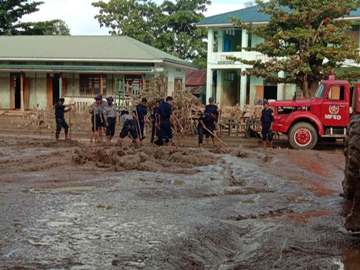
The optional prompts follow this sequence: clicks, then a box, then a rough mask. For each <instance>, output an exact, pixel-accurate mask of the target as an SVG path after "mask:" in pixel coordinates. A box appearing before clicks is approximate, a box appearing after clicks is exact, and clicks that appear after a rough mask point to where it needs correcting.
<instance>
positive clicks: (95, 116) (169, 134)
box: [55, 95, 274, 148]
mask: <svg viewBox="0 0 360 270" xmlns="http://www.w3.org/2000/svg"><path fill="white" fill-rule="evenodd" d="M173 101H174V99H173V98H172V97H171V96H169V97H167V98H166V100H165V101H164V100H157V101H156V102H155V106H154V108H153V111H152V113H151V116H150V119H149V118H148V104H147V100H146V98H143V99H142V100H141V103H139V104H138V105H137V106H136V108H135V109H134V111H133V113H132V115H130V112H129V111H125V110H124V111H122V112H121V115H120V122H121V124H122V130H121V132H120V138H119V140H118V142H117V145H118V146H119V147H120V146H122V143H123V140H124V138H126V137H130V138H131V139H132V140H133V141H134V142H135V143H136V145H137V147H138V148H141V141H142V140H143V139H145V137H144V127H145V124H146V123H151V125H152V129H151V139H150V142H151V143H155V144H157V145H159V146H163V145H169V144H171V143H172V138H173V128H172V127H173V125H174V124H175V118H174V115H173V113H172V104H173ZM64 102H65V100H64V99H63V98H61V99H60V100H59V102H58V103H57V104H56V105H55V119H56V140H57V141H58V140H59V134H60V132H61V128H63V129H64V130H65V140H68V139H69V138H68V131H69V126H68V124H67V123H66V121H65V117H64V113H66V112H69V111H70V110H71V107H72V106H75V104H67V105H64ZM263 105H264V109H263V111H262V115H261V124H262V139H263V143H264V147H266V143H267V141H268V142H269V143H270V148H272V130H271V126H272V123H273V121H274V114H273V111H272V110H271V109H270V108H269V103H268V102H267V101H266V100H265V101H264V102H263ZM89 113H90V114H91V123H92V129H91V130H92V132H91V138H90V143H92V142H93V140H94V138H95V139H96V140H98V141H102V140H103V133H105V134H106V139H107V142H108V143H110V142H111V141H112V139H113V137H114V135H115V127H116V124H117V107H116V105H115V104H114V99H113V98H112V97H108V98H106V101H104V100H103V97H102V95H97V96H96V97H95V102H94V103H93V104H92V105H91V106H90V108H89ZM218 119H219V111H218V107H217V106H216V105H215V100H214V98H212V97H211V98H209V104H208V105H206V107H205V111H204V112H199V119H198V127H197V131H198V136H199V140H198V143H199V147H202V145H203V140H204V136H205V137H206V144H207V145H209V141H210V138H212V143H213V145H215V144H216V141H215V138H216V137H217V135H216V130H217V126H218ZM155 137H157V138H158V139H157V140H156V141H155Z"/></svg>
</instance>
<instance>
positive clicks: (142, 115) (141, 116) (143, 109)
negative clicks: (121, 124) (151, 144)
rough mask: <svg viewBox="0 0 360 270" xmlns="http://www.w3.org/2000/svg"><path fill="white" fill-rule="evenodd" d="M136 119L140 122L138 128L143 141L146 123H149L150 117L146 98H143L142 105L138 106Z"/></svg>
mask: <svg viewBox="0 0 360 270" xmlns="http://www.w3.org/2000/svg"><path fill="white" fill-rule="evenodd" d="M135 118H136V119H137V121H138V125H137V126H138V133H139V135H140V139H141V140H143V139H144V127H145V123H148V122H149V120H148V117H147V99H146V98H143V99H142V100H141V103H140V104H138V105H137V106H136V109H135ZM139 128H140V129H139Z"/></svg>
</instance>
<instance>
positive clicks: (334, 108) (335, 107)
mask: <svg viewBox="0 0 360 270" xmlns="http://www.w3.org/2000/svg"><path fill="white" fill-rule="evenodd" d="M339 112H340V106H339V104H330V106H329V113H330V114H325V119H332V120H341V115H338V113H339Z"/></svg>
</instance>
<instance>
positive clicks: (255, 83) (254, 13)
mask: <svg viewBox="0 0 360 270" xmlns="http://www.w3.org/2000/svg"><path fill="white" fill-rule="evenodd" d="M258 9H259V6H253V7H249V8H245V9H240V10H236V11H232V12H227V13H224V14H219V15H215V16H211V17H207V18H205V19H204V20H202V21H201V22H199V23H198V27H206V28H207V29H208V63H207V87H206V89H207V92H206V96H207V98H208V97H210V96H213V97H215V98H216V101H217V102H218V103H219V104H220V106H235V105H238V106H240V108H241V109H243V108H244V106H245V104H254V102H255V100H263V99H268V100H269V99H275V100H281V99H291V98H292V97H293V95H294V92H295V90H296V86H295V85H284V84H272V83H268V82H266V81H265V80H264V79H263V78H257V77H255V76H242V75H241V72H242V71H243V70H247V69H251V68H252V67H251V66H248V65H244V64H241V63H240V62H234V61H229V60H228V56H233V57H236V58H242V59H247V60H262V61H266V60H267V59H268V57H267V56H266V55H263V54H260V53H258V52H251V51H245V50H241V49H239V48H240V47H242V48H245V47H247V48H249V47H254V46H256V45H257V44H259V43H262V42H264V40H263V39H262V38H260V37H258V36H255V35H249V34H248V33H247V31H246V30H242V29H239V28H235V27H234V26H233V24H232V21H231V19H230V17H235V18H238V19H240V20H242V21H244V22H249V23H250V22H251V23H253V24H254V25H257V24H266V23H267V22H268V21H269V20H270V16H269V15H267V14H264V13H260V12H258ZM346 19H349V20H355V21H360V9H359V10H357V11H356V12H352V13H351V15H350V16H349V17H346ZM349 34H350V35H352V36H353V37H354V42H356V43H357V44H359V36H360V35H359V26H358V25H356V26H354V27H353V31H352V32H351V33H349ZM215 37H216V38H215ZM215 40H216V41H217V42H214V41H215ZM344 67H345V68H354V67H355V68H358V66H357V65H355V64H354V63H350V62H349V63H345V64H344ZM279 76H284V74H283V73H279Z"/></svg>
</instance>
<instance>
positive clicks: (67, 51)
mask: <svg viewBox="0 0 360 270" xmlns="http://www.w3.org/2000/svg"><path fill="white" fill-rule="evenodd" d="M0 48H1V49H0V108H1V109H18V110H22V111H24V110H32V109H44V108H50V107H52V106H53V105H54V104H55V103H57V102H58V100H59V98H60V97H65V98H70V99H72V100H73V101H75V102H81V103H85V104H86V103H91V102H93V98H94V96H95V95H97V94H103V95H104V96H114V94H115V89H116V87H117V85H119V82H123V85H124V84H126V85H128V86H129V85H130V86H132V87H131V88H132V89H143V88H145V87H146V82H148V81H149V80H150V79H151V78H152V77H153V76H154V74H156V73H159V72H163V71H166V72H167V84H168V87H167V88H168V94H169V95H171V94H172V93H173V92H174V88H175V87H176V85H179V84H180V83H182V84H184V83H185V79H186V70H187V69H196V67H195V66H193V65H192V64H191V63H188V62H186V61H184V60H181V59H179V58H177V57H174V56H172V55H170V54H167V53H165V52H162V51H160V50H158V49H156V48H153V47H151V46H148V45H146V44H144V43H141V42H139V41H137V40H135V39H132V38H129V37H126V36H1V37H0ZM129 88H130V87H129Z"/></svg>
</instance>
